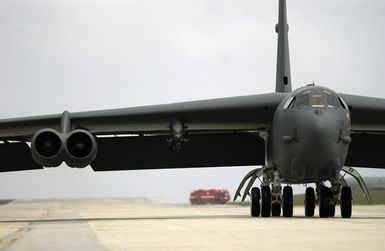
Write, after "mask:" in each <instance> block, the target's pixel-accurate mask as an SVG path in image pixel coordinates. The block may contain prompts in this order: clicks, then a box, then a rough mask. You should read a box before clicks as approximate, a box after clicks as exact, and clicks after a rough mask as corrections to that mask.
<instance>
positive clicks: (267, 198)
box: [261, 186, 271, 217]
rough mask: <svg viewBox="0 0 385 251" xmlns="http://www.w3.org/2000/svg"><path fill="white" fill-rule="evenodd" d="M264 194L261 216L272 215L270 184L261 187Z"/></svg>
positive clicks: (262, 195) (262, 196)
mask: <svg viewBox="0 0 385 251" xmlns="http://www.w3.org/2000/svg"><path fill="white" fill-rule="evenodd" d="M261 190H262V194H261V198H262V210H261V216H262V217H270V212H271V190H270V187H269V186H262V188H261Z"/></svg>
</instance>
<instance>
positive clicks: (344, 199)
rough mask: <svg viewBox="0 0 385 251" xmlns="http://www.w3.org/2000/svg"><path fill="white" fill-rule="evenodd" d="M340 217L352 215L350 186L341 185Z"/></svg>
mask: <svg viewBox="0 0 385 251" xmlns="http://www.w3.org/2000/svg"><path fill="white" fill-rule="evenodd" d="M341 217H342V218H350V217H352V190H351V189H350V187H342V189H341Z"/></svg>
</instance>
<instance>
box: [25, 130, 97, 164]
mask: <svg viewBox="0 0 385 251" xmlns="http://www.w3.org/2000/svg"><path fill="white" fill-rule="evenodd" d="M31 152H32V157H33V158H34V160H35V161H36V162H37V163H38V164H40V165H42V166H45V167H57V166H59V165H60V164H61V163H62V162H63V161H64V162H65V163H66V164H67V165H68V166H70V167H79V168H83V167H86V166H88V165H89V164H91V163H92V161H93V160H94V159H95V157H96V154H97V152H98V147H97V143H96V139H95V137H94V136H93V135H92V134H91V133H89V132H88V131H86V130H83V129H76V130H73V131H71V132H69V133H59V132H57V131H56V130H53V129H42V130H40V131H38V132H36V133H35V135H34V136H33V137H32V141H31Z"/></svg>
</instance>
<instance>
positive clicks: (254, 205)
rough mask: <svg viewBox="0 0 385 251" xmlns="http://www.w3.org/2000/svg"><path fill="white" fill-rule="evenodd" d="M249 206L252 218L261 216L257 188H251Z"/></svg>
mask: <svg viewBox="0 0 385 251" xmlns="http://www.w3.org/2000/svg"><path fill="white" fill-rule="evenodd" d="M250 198H251V206H250V213H251V216H252V217H259V215H260V214H261V202H260V200H261V192H260V190H259V188H258V187H253V188H252V189H251V192H250Z"/></svg>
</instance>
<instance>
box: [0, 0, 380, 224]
mask: <svg viewBox="0 0 385 251" xmlns="http://www.w3.org/2000/svg"><path fill="white" fill-rule="evenodd" d="M275 30H276V32H277V33H278V56H277V72H276V91H275V92H274V93H268V94H258V95H251V96H241V97H231V98H220V99H212V100H202V101H193V102H183V103H176V104H168V105H155V106H144V107H132V108H123V109H113V110H101V111H90V112H75V113H70V112H68V111H64V112H63V113H62V114H56V115H45V116H35V117H25V118H13V119H3V120H0V140H1V141H2V143H1V144H0V159H1V166H0V171H1V172H11V171H20V170H34V169H43V167H57V166H59V165H60V164H61V163H62V162H65V163H66V164H67V165H68V166H70V167H76V168H84V167H86V166H88V165H91V167H92V168H93V170H94V171H113V170H138V169H162V168H198V167H222V166H255V165H258V166H262V167H261V168H257V169H255V170H253V171H251V172H249V173H248V174H247V175H246V176H245V178H244V179H243V180H242V181H241V184H240V185H239V187H238V190H237V192H236V195H235V198H234V199H237V197H238V196H240V195H242V194H241V191H242V189H243V187H244V185H245V184H246V182H247V181H248V183H247V185H246V187H245V189H244V190H243V191H244V193H243V195H242V200H244V199H245V198H246V197H247V195H250V198H251V215H252V216H253V217H256V216H260V215H261V216H263V217H269V216H280V215H281V213H282V215H283V216H285V217H291V216H292V215H293V190H292V187H291V185H292V184H313V183H314V184H315V185H316V189H315V190H314V188H313V187H310V186H309V187H307V189H306V194H305V201H304V204H305V215H306V216H309V217H311V216H314V211H315V205H316V204H318V205H319V215H320V217H333V216H334V215H335V207H336V205H340V208H341V216H342V217H344V218H349V217H351V215H352V194H351V189H350V188H349V186H347V184H346V182H345V179H344V175H345V174H350V175H352V176H353V177H354V178H355V179H356V180H357V181H358V182H359V184H360V186H361V188H362V189H363V191H364V193H365V195H366V196H367V199H368V200H369V201H370V195H369V193H368V191H367V188H366V186H365V183H364V182H363V180H362V178H361V176H360V175H359V174H358V172H357V171H356V170H355V169H354V168H352V167H372V168H384V167H385V157H384V154H383V152H382V149H384V148H385V99H379V98H371V97H363V96H354V95H348V94H342V93H336V92H334V91H333V90H331V89H329V88H325V87H321V86H316V85H314V84H310V85H307V86H304V87H302V88H299V89H297V90H294V91H292V87H291V75H290V60H289V45H288V31H289V26H288V24H287V12H286V1H285V0H280V1H279V18H278V24H277V25H276V27H275ZM257 178H258V179H260V178H262V180H261V188H259V187H253V188H252V186H253V184H254V182H255V180H256V179H257ZM282 184H286V186H285V187H283V189H282ZM329 184H330V185H329Z"/></svg>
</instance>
